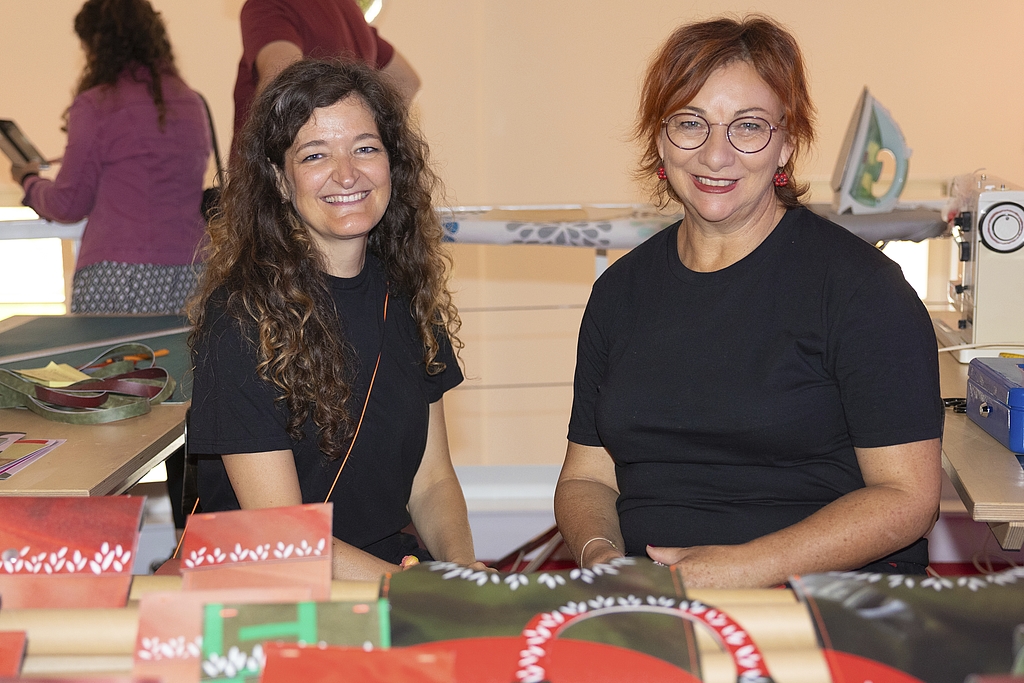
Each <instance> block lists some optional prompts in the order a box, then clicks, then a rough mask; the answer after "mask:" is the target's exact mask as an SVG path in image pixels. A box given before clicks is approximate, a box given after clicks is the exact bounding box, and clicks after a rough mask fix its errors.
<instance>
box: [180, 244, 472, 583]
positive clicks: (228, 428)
mask: <svg viewBox="0 0 1024 683" xmlns="http://www.w3.org/2000/svg"><path fill="white" fill-rule="evenodd" d="M328 281H329V286H330V290H331V294H332V296H333V298H334V301H335V304H336V306H337V310H338V311H339V316H340V319H341V333H342V335H343V336H344V338H345V339H346V341H347V342H348V343H349V344H350V345H351V346H352V348H353V349H354V352H355V356H356V358H357V359H358V361H357V362H356V363H355V365H356V366H357V368H356V372H355V375H356V377H355V380H354V382H353V384H352V389H353V392H352V396H351V398H350V399H349V403H348V410H349V412H350V414H351V415H353V417H354V418H356V419H358V415H359V411H360V410H361V409H362V406H363V403H364V401H365V399H366V391H367V387H368V386H369V382H370V376H371V374H372V373H373V368H374V364H375V363H376V359H377V356H378V353H380V359H381V360H380V368H379V369H378V371H377V377H376V379H375V380H374V385H373V391H372V393H371V395H370V400H369V402H368V405H367V409H366V416H365V418H364V420H363V424H362V427H361V428H360V431H359V437H358V439H357V440H356V443H355V447H354V448H353V450H352V454H351V456H350V458H349V460H348V462H347V463H346V465H345V469H344V470H343V472H342V474H341V477H340V479H339V481H338V485H337V488H335V490H334V493H333V494H332V495H331V502H332V503H333V504H334V535H335V537H337V538H339V539H341V540H342V541H345V542H346V543H349V544H351V545H353V546H356V547H358V548H362V549H363V550H365V551H367V552H369V553H371V554H373V555H376V556H377V557H379V558H381V559H383V560H386V561H388V562H392V563H395V564H398V563H400V562H401V561H402V558H403V557H405V556H406V555H409V554H420V553H421V552H422V551H420V552H417V543H416V540H415V538H414V537H412V536H411V535H408V534H404V533H402V529H403V528H405V527H406V526H407V525H408V524H409V522H410V521H411V518H410V517H409V512H408V510H407V508H406V505H407V504H408V502H409V495H410V492H411V490H412V481H413V477H414V476H415V475H416V472H417V470H418V468H419V465H420V461H421V460H422V457H423V451H424V448H425V446H426V438H427V427H428V417H429V407H430V404H432V403H436V402H437V401H439V400H440V399H441V398H442V397H443V395H444V393H445V392H446V391H448V390H449V389H452V388H453V387H455V386H456V385H458V384H459V383H460V382H461V381H462V371H461V370H460V369H459V365H458V361H457V360H456V358H455V354H454V352H453V350H452V348H451V345H450V344H449V343H448V342H447V337H446V336H443V337H442V339H440V340H439V342H440V344H441V350H440V352H439V354H438V359H439V360H440V361H442V362H444V363H445V365H446V368H445V370H444V371H442V372H441V373H439V374H436V375H428V374H427V372H426V367H425V365H424V362H423V343H422V341H421V340H420V337H419V334H418V332H417V330H416V325H415V321H414V319H413V317H412V314H411V313H410V308H409V300H408V299H407V298H406V297H404V296H399V295H397V294H396V293H394V292H392V294H391V297H390V301H389V304H388V316H387V322H386V323H385V324H383V325H382V320H383V315H382V313H383V305H384V294H385V292H386V291H387V281H386V278H385V275H384V270H383V267H382V266H381V264H380V262H379V261H378V260H377V259H376V258H375V257H374V256H373V255H371V254H368V255H367V258H366V265H365V266H364V268H363V271H362V272H361V273H360V274H359V275H357V276H356V277H354V278H334V277H328ZM211 306H212V308H211V309H210V310H209V311H208V315H210V320H211V321H212V325H211V330H210V333H209V335H208V336H206V337H205V338H203V339H200V340H199V343H198V345H197V347H196V349H195V351H194V353H193V360H194V365H195V377H194V383H193V388H192V411H191V417H190V422H189V450H190V452H191V453H195V454H199V463H198V464H199V474H198V484H199V500H200V504H201V506H202V510H203V511H204V512H214V511H218V510H232V509H238V507H239V506H238V501H237V498H236V497H235V494H234V491H233V490H232V488H231V483H230V481H229V480H228V478H227V473H226V472H225V470H224V465H223V463H222V462H221V460H220V458H219V457H218V456H220V455H223V454H232V453H258V452H264V451H275V450H286V449H290V450H291V451H292V454H293V455H294V457H295V467H296V470H297V472H298V476H299V486H300V488H301V490H302V499H303V502H304V503H322V502H324V499H325V498H326V497H327V493H328V491H329V490H330V486H331V483H332V482H333V481H334V478H335V476H336V474H337V472H338V468H339V466H340V464H341V460H340V459H338V460H334V461H332V462H328V461H327V457H326V456H325V454H324V453H323V452H322V451H321V450H320V448H319V447H318V445H317V433H316V428H315V425H314V424H313V423H312V420H307V422H306V424H305V425H304V428H303V434H304V437H303V439H302V440H300V441H293V440H292V439H291V438H289V436H288V434H287V432H286V430H285V426H286V421H287V414H286V410H285V408H284V406H283V405H281V404H280V403H279V402H277V401H276V400H275V399H276V396H277V395H278V392H277V391H276V390H275V388H274V387H273V386H272V385H271V384H269V383H267V382H264V381H262V380H261V379H259V378H258V377H257V372H256V363H257V360H256V350H255V348H254V346H253V344H252V343H251V342H249V341H248V340H247V339H246V338H245V337H244V336H243V335H242V334H241V332H240V329H239V325H238V323H237V321H236V320H235V319H234V318H232V317H231V316H229V315H227V314H226V313H225V298H224V296H223V293H222V294H221V295H220V296H219V297H215V299H214V300H213V303H212V304H211ZM422 559H429V556H424V557H422Z"/></svg>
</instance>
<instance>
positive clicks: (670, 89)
mask: <svg viewBox="0 0 1024 683" xmlns="http://www.w3.org/2000/svg"><path fill="white" fill-rule="evenodd" d="M735 61H743V62H746V63H748V64H750V65H751V66H752V67H753V68H754V70H755V71H757V73H758V74H759V75H760V76H761V78H762V79H763V80H764V82H765V83H766V84H767V85H768V87H769V88H770V89H771V90H772V92H774V93H775V96H776V97H778V98H779V101H780V102H781V103H782V110H783V115H784V116H785V126H786V134H787V135H788V136H789V139H790V141H791V142H792V143H793V154H792V156H791V157H790V158H789V161H788V162H787V163H786V166H785V168H784V170H785V171H786V173H787V174H788V175H789V184H788V185H786V186H785V187H776V188H775V194H776V197H778V199H779V201H780V202H782V204H783V205H785V206H786V207H789V208H793V207H796V206H799V205H800V198H801V197H802V196H803V195H804V194H806V193H807V190H808V186H807V185H806V184H800V183H797V182H796V180H795V178H794V175H793V169H794V167H795V162H796V159H797V156H798V155H799V153H800V151H801V150H803V149H806V148H807V147H809V146H810V144H811V142H813V140H814V105H813V104H812V103H811V97H810V93H809V92H808V88H807V74H806V71H805V69H804V59H803V55H802V54H801V53H800V47H799V46H798V45H797V43H796V40H795V39H794V38H793V36H792V35H791V34H790V33H789V31H787V30H786V29H784V28H783V27H782V26H780V25H779V24H778V23H776V22H775V21H774V20H772V19H770V18H768V17H766V16H764V15H760V14H752V15H749V16H746V17H744V18H742V19H740V20H737V19H732V18H729V17H720V18H718V19H712V20H710V21H702V22H696V23H692V24H686V25H684V26H681V27H679V28H677V29H676V30H675V32H673V33H672V35H671V36H669V38H668V40H666V41H665V44H664V45H663V46H662V47H661V49H660V50H659V51H658V53H657V54H656V55H655V56H654V59H653V60H652V61H651V64H650V66H649V67H648V69H647V75H646V76H645V77H644V83H643V91H642V92H641V94H640V111H639V113H638V115H637V121H636V126H635V128H634V137H635V138H636V139H637V140H638V141H639V142H641V143H642V144H643V145H644V152H643V156H642V157H641V159H640V167H639V169H638V171H637V177H638V178H640V179H642V180H644V179H649V178H651V176H653V175H654V174H655V173H656V172H657V169H658V167H659V166H660V165H661V163H662V160H661V157H660V156H659V155H658V145H657V142H658V136H659V135H660V134H661V128H662V123H661V122H662V120H663V119H664V118H665V117H666V116H668V115H669V114H671V113H672V112H675V111H677V110H679V109H680V108H681V107H683V106H685V105H686V104H688V103H689V102H690V101H691V100H693V98H694V97H696V96H697V93H698V92H700V89H701V88H703V87H704V83H705V82H707V80H708V78H709V77H710V76H711V74H712V73H714V72H715V71H716V70H718V69H720V68H722V67H723V66H725V65H727V64H729V63H731V62H735ZM656 196H657V197H658V199H659V200H660V203H661V204H663V205H664V204H665V203H667V201H666V200H667V199H672V200H675V201H677V202H678V201H679V197H678V196H676V193H675V192H674V191H673V190H672V187H671V186H670V185H669V184H668V182H667V181H661V182H660V183H658V187H657V190H656Z"/></svg>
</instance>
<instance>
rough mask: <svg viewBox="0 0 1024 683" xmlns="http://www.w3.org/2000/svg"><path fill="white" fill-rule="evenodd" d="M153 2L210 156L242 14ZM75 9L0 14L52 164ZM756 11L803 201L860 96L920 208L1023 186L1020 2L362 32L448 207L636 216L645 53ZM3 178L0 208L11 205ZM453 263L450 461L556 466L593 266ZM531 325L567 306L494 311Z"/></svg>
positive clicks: (661, 7) (787, 0)
mask: <svg viewBox="0 0 1024 683" xmlns="http://www.w3.org/2000/svg"><path fill="white" fill-rule="evenodd" d="M152 1H153V2H154V5H155V6H156V7H157V8H158V9H159V10H161V11H162V12H163V15H164V17H165V19H166V21H167V24H168V27H169V30H170V33H171V39H172V42H173V44H174V47H175V50H176V53H177V56H178V61H179V65H180V67H181V70H182V72H183V75H184V76H185V78H186V79H187V80H188V81H189V82H190V83H191V84H192V86H193V87H195V88H197V89H199V90H201V91H202V92H203V93H204V94H205V95H206V96H207V98H208V99H209V100H210V102H211V104H212V106H213V109H214V116H215V119H216V121H217V124H218V129H219V132H220V135H221V146H222V147H223V148H226V146H227V145H228V143H229V137H230V122H231V117H232V104H231V88H232V83H233V81H234V75H235V70H236V65H237V60H238V55H239V52H240V43H239V37H238V29H237V16H238V11H239V8H240V6H241V3H242V0H152ZM79 5H80V3H79V2H77V0H30V1H28V2H26V1H25V0H0V9H2V16H3V17H4V21H3V22H2V23H0V117H3V118H14V119H16V120H17V121H19V123H21V124H22V126H23V127H24V128H25V129H26V131H27V132H28V133H29V135H30V137H32V138H33V139H34V140H35V141H36V142H37V143H38V144H39V146H40V147H41V148H42V150H43V152H44V153H46V154H51V155H58V154H59V153H60V151H61V149H62V146H63V136H62V134H61V133H60V131H59V126H60V115H61V113H62V112H63V110H64V108H65V107H66V106H67V105H68V103H69V101H70V92H71V88H72V87H73V84H74V81H75V77H76V75H77V73H78V70H79V69H80V68H81V57H80V55H79V48H78V45H77V41H76V39H75V38H74V35H73V33H72V30H71V21H72V17H73V16H74V14H75V12H76V11H77V9H78V7H79ZM758 9H764V10H768V9H770V11H771V13H772V14H773V15H774V16H776V17H777V18H778V19H780V20H781V21H782V22H784V23H785V24H787V25H788V26H789V27H790V28H791V29H792V30H793V31H794V33H795V34H796V36H797V38H798V40H799V41H800V43H801V45H802V46H803V48H804V51H805V54H806V57H807V60H808V66H809V68H810V75H811V88H812V95H813V96H814V98H815V102H816V104H817V107H818V111H819V141H818V144H817V146H816V148H815V149H814V150H812V153H811V154H810V155H809V156H808V157H806V158H805V159H804V163H803V165H802V167H801V169H800V172H801V174H802V175H803V176H804V177H806V178H808V179H811V180H813V181H815V183H816V189H817V190H820V189H822V187H823V183H824V182H825V181H827V179H828V177H829V176H830V175H831V171H832V166H833V163H834V160H835V157H836V154H837V153H838V148H839V144H840V141H841V138H842V135H843V133H844V131H845V129H846V125H847V122H848V119H849V116H850V113H851V110H852V108H853V105H854V102H855V100H856V98H857V95H858V93H859V91H860V89H861V88H862V87H863V86H865V85H867V86H869V87H870V88H871V90H872V92H873V93H874V94H875V96H876V97H877V98H878V99H879V100H880V101H881V102H882V103H883V104H884V105H885V106H886V107H888V108H889V109H890V111H892V112H893V114H894V115H895V117H896V118H897V120H898V121H899V122H900V124H901V125H902V128H903V131H904V133H905V135H906V137H907V140H908V143H909V144H910V146H911V147H912V148H913V150H914V154H913V158H912V160H911V165H910V177H911V185H910V187H909V189H908V193H909V194H911V195H918V196H922V197H932V196H936V195H937V194H938V193H939V191H940V189H941V185H942V183H943V182H945V181H946V180H948V179H949V178H950V177H951V176H953V175H955V174H958V173H964V172H969V171H972V170H974V169H976V168H979V167H986V168H988V169H989V171H990V173H993V174H996V175H1002V176H1004V177H1007V178H1009V179H1011V180H1014V181H1016V182H1020V183H1024V122H1022V119H1024V87H1022V82H1024V76H1022V75H1021V74H1020V72H1018V71H1017V69H1018V68H1019V67H1020V65H1024V41H1021V40H1020V39H1019V31H1020V27H1021V26H1024V3H1021V2H1019V1H1018V0H987V1H986V0H983V1H982V2H974V3H963V2H954V1H953V0H932V1H929V2H925V1H924V0H904V1H903V2H892V1H891V0H886V1H882V0H858V1H857V2H834V1H827V0H825V1H819V2H798V1H796V0H774V1H773V2H771V3H767V2H761V3H757V2H748V3H735V2H715V1H712V0H690V1H686V0H679V1H676V2H665V1H664V0H630V1H628V2H624V1H623V0H615V1H613V0H587V1H585V2H566V1H564V0H563V1H558V0H543V1H542V0H386V3H385V8H384V11H383V13H382V14H381V16H380V17H379V18H378V20H377V22H376V23H377V25H378V27H379V29H380V31H381V33H382V35H384V36H385V37H386V38H388V39H389V40H391V41H392V42H393V43H394V44H395V45H396V46H397V47H398V49H399V50H400V51H401V52H402V53H403V54H404V55H405V56H406V57H407V58H408V59H409V60H410V62H412V63H413V64H414V65H415V67H416V68H417V70H418V71H419V73H420V76H421V77H422V80H423V84H424V87H423V90H422V92H421V94H420V95H419V97H418V100H417V105H416V106H417V111H418V115H419V118H420V121H421V123H422V126H423V128H424V130H425V132H426V135H427V137H428V139H429V140H430V142H431V146H432V150H433V153H434V158H435V160H436V162H437V163H438V165H439V168H440V170H441V172H442V174H443V176H444V178H445V180H446V182H447V185H448V195H449V196H448V202H449V203H452V204H461V205H485V204H548V203H557V204H562V203H591V202H601V203H604V202H616V203H617V202H630V201H636V200H642V199H643V198H644V195H643V194H642V192H640V191H639V190H638V188H637V187H636V185H635V184H634V183H633V181H632V180H631V177H630V170H631V167H632V164H633V163H634V160H635V153H634V146H633V145H632V144H631V143H630V142H629V139H628V135H629V126H630V124H631V122H632V116H633V110H634V107H635V102H636V99H637V93H636V91H637V82H638V79H639V77H640V74H641V73H642V71H643V68H644V65H645V63H646V60H647V59H648V57H649V56H650V54H651V52H652V51H653V50H654V49H655V48H656V46H657V44H658V43H659V41H661V40H662V39H663V38H664V37H665V36H666V35H667V34H668V33H669V32H670V31H671V29H672V28H673V27H675V26H676V25H677V24H679V23H681V22H683V21H686V20H689V19H694V18H706V17H710V16H712V15H714V14H717V13H719V12H722V11H747V10H758ZM0 175H3V181H2V182H3V183H5V184H0V195H3V196H16V195H17V188H16V187H15V186H13V185H12V184H11V183H10V182H9V179H8V178H7V177H6V174H0ZM818 196H819V197H821V196H822V195H818ZM0 248H2V246H0ZM454 255H455V258H456V281H455V287H456V289H457V290H458V295H457V296H458V302H459V304H460V306H461V307H462V308H463V310H464V316H463V317H464V319H465V329H464V338H465V340H466V341H467V343H468V346H467V349H466V351H465V353H464V357H465V359H466V361H467V369H468V374H469V376H470V377H471V380H470V382H468V383H467V385H471V386H481V387H492V388H478V389H466V390H463V391H459V392H456V393H455V394H453V395H451V397H450V398H449V400H448V404H449V418H450V420H449V422H450V428H451V431H452V441H453V448H454V450H455V455H456V460H457V461H458V462H460V463H477V462H480V463H500V462H529V463H555V462H558V461H559V460H560V457H561V454H562V452H563V450H564V438H565V424H566V418H567V415H568V407H569V401H570V400H571V388H570V387H569V383H570V382H571V378H572V362H573V354H574V343H575V333H576V327H577V325H578V323H579V316H580V314H581V311H580V309H579V308H578V307H579V306H581V305H582V304H583V303H585V301H586V297H587V294H588V292H589V283H590V280H591V278H592V275H593V266H594V261H593V254H592V253H590V252H587V251H586V250H574V249H559V248H553V247H515V248H504V247H479V246H459V247H457V248H456V249H455V252H454ZM538 305H545V306H548V305H561V306H575V308H567V309H559V310H542V311H521V310H520V311H507V310H493V309H494V308H495V307H522V306H538ZM481 308H483V309H487V310H482V311H481V310H479V309H481ZM508 384H517V385H527V386H521V387H520V388H516V389H508V388H503V387H505V386H506V385H508ZM538 385H545V386H538ZM548 385H552V386H548Z"/></svg>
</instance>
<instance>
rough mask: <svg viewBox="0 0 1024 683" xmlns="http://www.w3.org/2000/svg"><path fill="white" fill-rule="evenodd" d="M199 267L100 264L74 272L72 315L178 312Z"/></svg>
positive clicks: (197, 275) (195, 279)
mask: <svg viewBox="0 0 1024 683" xmlns="http://www.w3.org/2000/svg"><path fill="white" fill-rule="evenodd" d="M201 271H202V266H200V265H185V266H162V265H157V264H153V263H118V262H115V261H100V262H99V263H93V264H91V265H88V266H86V267H84V268H82V269H81V270H78V271H75V278H74V280H73V282H72V285H71V312H72V313H180V312H181V310H182V308H184V306H185V301H186V299H188V297H189V295H190V294H192V291H193V290H194V289H195V286H196V281H197V280H198V279H199V273H200V272H201Z"/></svg>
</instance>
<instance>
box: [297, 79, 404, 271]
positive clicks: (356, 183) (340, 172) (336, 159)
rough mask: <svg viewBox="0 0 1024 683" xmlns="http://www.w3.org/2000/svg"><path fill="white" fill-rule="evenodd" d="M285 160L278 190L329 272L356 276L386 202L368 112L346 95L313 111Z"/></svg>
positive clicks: (385, 175)
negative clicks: (367, 241)
mask: <svg viewBox="0 0 1024 683" xmlns="http://www.w3.org/2000/svg"><path fill="white" fill-rule="evenodd" d="M284 156H285V159H284V177H283V183H282V184H283V187H282V191H284V192H285V193H286V194H287V196H288V198H289V199H290V201H291V202H292V205H293V206H294V207H295V210H296V211H297V212H298V213H299V216H301V217H302V221H303V222H304V223H305V224H306V226H307V227H308V228H309V234H310V237H311V239H312V240H313V243H314V244H316V246H317V248H318V249H319V250H320V252H321V253H322V254H323V255H324V256H325V257H326V259H327V262H328V268H329V271H330V272H331V274H332V275H340V276H343V277H351V276H353V275H356V274H358V273H359V270H360V269H362V263H363V256H364V254H365V250H366V240H367V236H368V235H369V233H370V230H372V229H373V228H374V226H376V225H377V223H378V222H379V221H380V219H381V217H382V216H383V215H384V212H385V211H386V210H387V208H388V202H389V201H390V199H391V167H390V164H389V162H388V154H387V151H386V150H385V149H384V145H383V143H382V142H381V138H380V133H379V131H378V130H377V124H376V122H375V121H374V119H373V115H372V114H371V113H370V109H369V108H368V107H367V106H366V104H365V103H364V102H363V100H362V99H361V98H360V97H358V96H355V95H350V96H349V97H346V98H345V99H343V100H340V101H338V102H336V103H334V104H332V105H331V106H329V107H321V108H319V109H316V110H314V111H313V115H312V116H311V117H310V119H309V121H307V122H306V124H305V125H304V126H302V128H300V129H299V132H298V134H296V136H295V141H294V142H293V143H292V146H291V147H289V148H288V151H287V152H285V155H284ZM353 268H354V272H352V271H353Z"/></svg>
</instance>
